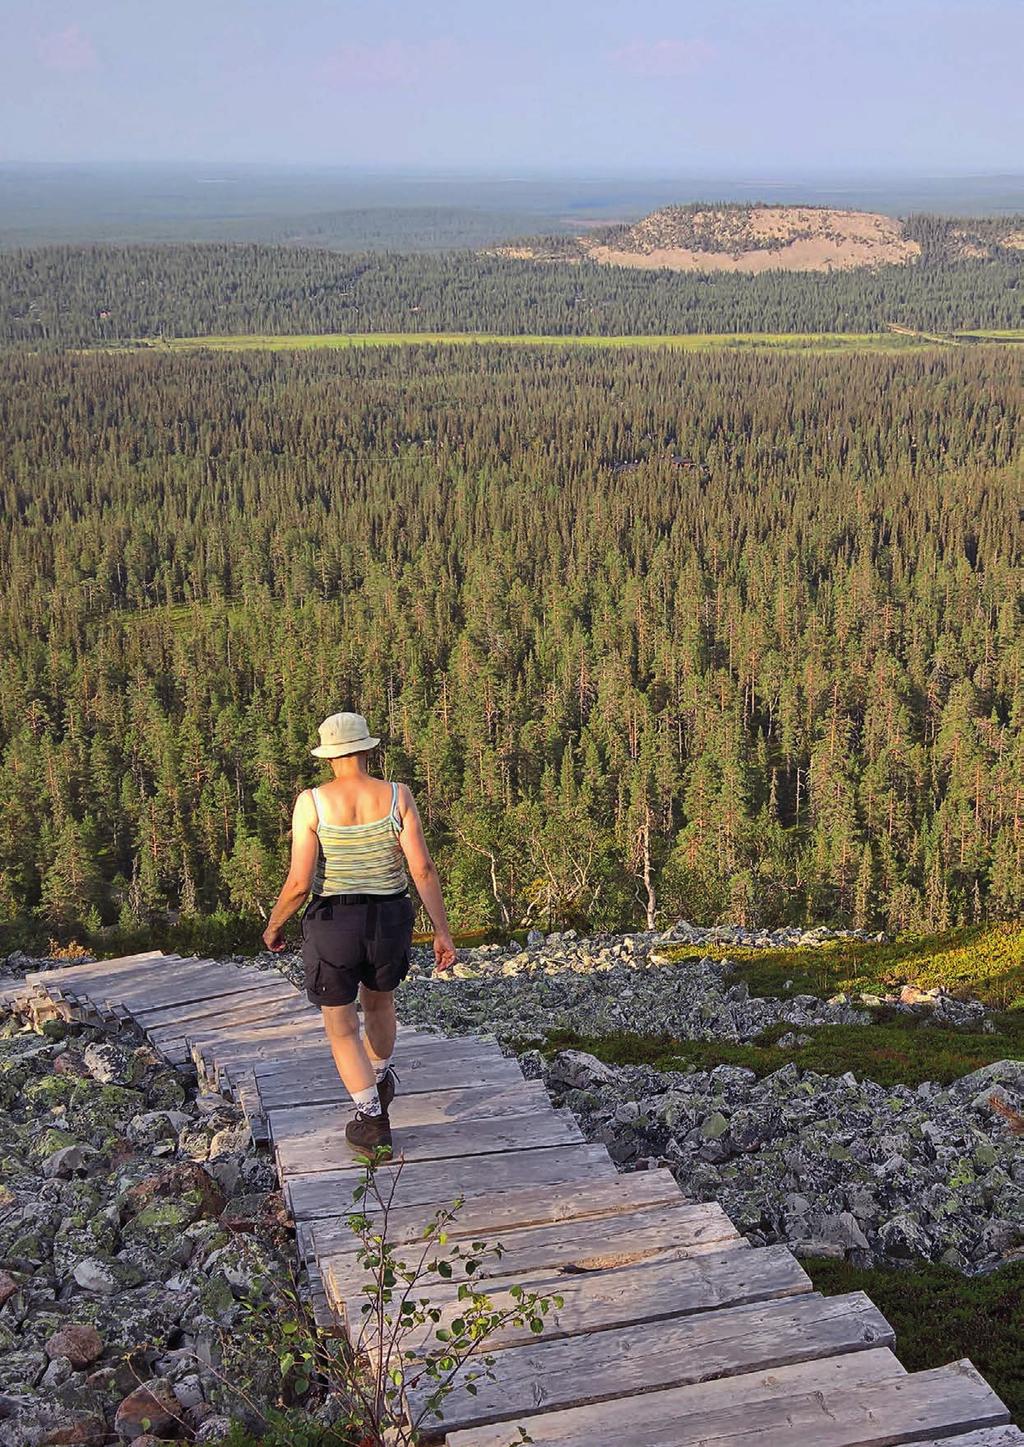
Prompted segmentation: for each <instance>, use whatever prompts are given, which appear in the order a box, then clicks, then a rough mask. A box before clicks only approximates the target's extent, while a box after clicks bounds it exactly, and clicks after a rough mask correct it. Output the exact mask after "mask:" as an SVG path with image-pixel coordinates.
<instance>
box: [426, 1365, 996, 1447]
mask: <svg viewBox="0 0 1024 1447" xmlns="http://www.w3.org/2000/svg"><path fill="white" fill-rule="evenodd" d="M886 1359H888V1360H886ZM869 1366H870V1367H871V1368H872V1369H873V1372H874V1373H875V1375H874V1377H872V1375H866V1374H865V1368H867V1367H869ZM839 1367H842V1368H843V1370H842V1371H839V1370H837V1368H839ZM896 1368H899V1363H898V1362H896V1360H895V1358H894V1357H892V1356H891V1354H890V1353H889V1352H887V1351H882V1352H873V1351H872V1352H854V1353H851V1354H848V1355H846V1356H842V1357H834V1358H831V1359H829V1360H828V1361H825V1362H813V1363H809V1364H807V1365H801V1366H796V1367H781V1368H779V1369H777V1370H776V1369H772V1370H771V1371H769V1372H767V1373H756V1374H752V1375H750V1376H742V1377H725V1378H719V1379H718V1380H716V1381H712V1382H702V1383H700V1384H699V1385H697V1386H689V1387H677V1388H673V1389H670V1390H669V1391H665V1392H650V1393H647V1394H645V1395H643V1396H638V1397H625V1398H620V1399H619V1400H617V1401H615V1402H603V1403H600V1404H598V1405H595V1406H590V1407H575V1408H571V1409H569V1410H568V1411H565V1412H552V1413H546V1414H542V1415H539V1416H532V1417H528V1418H525V1419H524V1425H526V1426H527V1430H528V1432H529V1434H530V1437H531V1439H532V1440H533V1441H534V1442H538V1443H540V1442H543V1443H547V1444H548V1447H555V1444H557V1447H593V1444H594V1443H595V1442H609V1443H610V1442H619V1441H621V1442H628V1443H629V1444H630V1447H711V1444H714V1447H749V1444H750V1443H752V1442H755V1443H757V1447H893V1444H895V1443H901V1442H920V1441H921V1440H922V1439H927V1438H929V1437H938V1439H939V1440H940V1441H941V1440H942V1439H943V1438H947V1439H948V1438H949V1437H951V1436H953V1435H954V1434H955V1433H956V1432H960V1433H963V1432H968V1431H973V1430H975V1429H977V1428H981V1427H986V1426H993V1425H998V1424H1000V1423H1002V1422H1005V1421H1006V1420H1007V1418H1008V1416H1009V1413H1008V1412H1007V1410H1006V1408H1005V1407H1004V1406H1003V1404H1002V1403H1001V1402H1000V1401H999V1398H998V1397H997V1396H996V1395H995V1393H994V1392H993V1391H992V1389H991V1387H989V1386H988V1385H987V1384H986V1383H985V1382H984V1381H983V1380H982V1378H981V1377H980V1376H979V1375H978V1373H977V1372H976V1371H975V1369H974V1368H973V1367H972V1366H971V1364H970V1363H969V1362H965V1361H960V1362H954V1363H952V1364H951V1365H950V1366H948V1367H937V1368H935V1369H934V1370H933V1371H928V1372H916V1373H914V1374H913V1375H906V1374H904V1373H903V1372H902V1368H899V1370H898V1371H897V1370H896ZM508 1430H509V1429H508V1427H507V1426H491V1425H489V1426H486V1427H475V1428H470V1429H469V1430H468V1431H466V1432H458V1431H456V1432H451V1433H449V1434H448V1436H447V1439H446V1440H447V1442H448V1444H449V1447H507V1444H508V1442H509V1440H510V1439H509V1436H508Z"/></svg>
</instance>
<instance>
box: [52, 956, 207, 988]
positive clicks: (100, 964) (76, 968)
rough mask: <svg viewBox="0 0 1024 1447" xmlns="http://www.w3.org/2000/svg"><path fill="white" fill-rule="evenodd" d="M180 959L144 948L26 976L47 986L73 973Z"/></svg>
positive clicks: (97, 971) (94, 972)
mask: <svg viewBox="0 0 1024 1447" xmlns="http://www.w3.org/2000/svg"><path fill="white" fill-rule="evenodd" d="M160 959H163V960H178V959H181V956H180V955H174V954H172V955H165V954H164V952H163V950H143V951H142V952H141V953H140V954H137V955H118V956H117V958H116V959H110V960H87V961H86V962H85V963H83V964H80V965H52V966H51V967H50V968H49V969H48V970H33V971H32V972H31V974H29V975H27V976H26V979H27V980H28V981H29V983H30V984H38V985H40V986H46V985H50V984H59V983H60V982H61V980H63V979H67V978H69V977H70V976H71V975H79V976H81V977H83V978H85V977H88V976H89V975H98V974H99V973H101V972H102V971H104V970H128V969H130V968H131V967H132V966H136V965H139V964H142V963H143V962H144V961H146V960H160Z"/></svg>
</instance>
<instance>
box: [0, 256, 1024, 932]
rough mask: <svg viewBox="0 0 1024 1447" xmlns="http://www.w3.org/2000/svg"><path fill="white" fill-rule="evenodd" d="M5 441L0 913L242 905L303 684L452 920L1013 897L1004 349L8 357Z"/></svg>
mask: <svg viewBox="0 0 1024 1447" xmlns="http://www.w3.org/2000/svg"><path fill="white" fill-rule="evenodd" d="M55 255H56V254H55V253H48V254H47V256H46V257H44V258H43V262H42V263H41V264H45V265H47V266H52V265H54V264H56V263H55V260H54V258H55ZM189 256H192V257H193V259H192V260H191V261H190V260H189ZM24 260H25V258H24V257H22V259H21V261H20V262H19V263H18V264H20V265H24ZM10 264H13V263H10V262H5V265H10ZM96 264H97V265H99V264H100V262H99V261H97V262H96ZM139 264H141V263H139V261H138V259H137V258H136V260H134V261H132V262H130V263H129V269H130V267H131V266H138V265H139ZM202 264H203V262H202V260H201V258H200V260H199V261H196V260H195V259H194V253H192V252H190V253H188V254H187V255H185V256H183V258H182V259H181V262H180V266H181V268H182V274H183V275H184V274H185V271H186V270H187V268H188V267H189V266H190V265H195V266H200V267H201V266H202ZM410 264H411V265H415V266H427V265H435V264H436V262H435V261H433V260H428V259H424V258H411V259H410ZM448 264H450V265H451V266H455V265H456V263H455V262H454V261H452V262H450V263H448ZM459 264H461V263H459ZM534 274H535V275H537V276H539V277H541V278H543V277H544V276H545V275H550V274H548V273H543V272H536V273H534ZM641 280H644V281H647V280H649V278H641ZM542 284H545V285H546V283H542ZM595 284H596V283H595ZM628 284H629V285H632V284H633V281H632V279H630V281H629V283H628ZM774 284H775V285H777V286H782V285H783V281H782V280H780V279H777V280H776V282H775V283H774ZM789 284H790V281H786V282H785V285H787V286H788V285H789ZM844 284H845V283H844ZM853 284H854V283H853V282H851V283H850V285H851V287H852V286H853ZM856 284H857V285H858V286H870V285H871V284H872V283H871V281H870V278H861V279H859V280H858V281H857V283H856ZM876 284H877V283H876ZM687 285H692V283H687ZM813 290H814V288H813V286H812V289H811V292H810V293H809V294H810V295H813ZM737 294H739V293H738V292H737ZM190 296H191V297H192V298H193V302H194V293H192V292H191V291H188V290H183V292H182V293H181V294H180V295H177V294H174V295H172V294H171V293H168V294H167V297H166V299H165V301H166V306H167V307H169V308H175V307H177V308H178V309H179V311H180V310H181V309H182V308H187V305H189V304H191V303H189V302H188V298H189V297H190ZM6 308H7V314H8V315H10V314H11V312H12V310H16V309H17V308H16V307H15V306H14V304H13V303H12V302H11V300H10V296H9V295H8V300H7V303H6ZM197 315H198V314H197ZM249 320H250V322H251V323H254V324H260V325H261V324H263V319H262V318H261V317H253V318H250V319H249ZM292 320H299V319H298V318H293V319H290V322H289V324H291V321H292ZM302 320H303V324H305V323H306V322H307V321H308V320H309V319H308V318H303V319H302ZM969 320H972V319H969ZM196 324H197V316H196V317H194V316H193V315H192V314H191V313H188V314H186V315H184V316H183V317H182V321H181V326H182V328H183V329H184V330H190V329H191V328H192V327H194V326H195V325H196ZM463 325H466V323H465V321H464V322H463ZM81 330H82V329H81V327H79V324H78V323H77V322H76V321H75V319H74V315H72V317H71V320H70V321H69V322H67V324H66V325H65V326H64V333H63V335H64V339H65V340H67V339H68V338H69V337H70V338H71V339H72V340H74V339H75V338H76V337H78V336H79V335H80V334H81ZM0 429H2V435H3V437H4V439H5V451H4V457H3V465H2V477H0V580H2V593H0V646H2V650H3V657H4V660H5V662H4V687H3V689H2V690H0V752H2V761H3V767H2V769H0V922H2V924H3V927H4V931H5V935H6V936H7V937H8V938H10V939H15V938H18V937H21V936H19V931H21V932H25V931H29V930H31V929H42V930H43V931H44V933H45V932H47V931H48V932H50V933H57V934H59V933H61V932H65V933H67V932H73V931H76V930H80V931H85V932H86V933H90V932H94V931H96V930H97V929H99V928H100V927H101V926H117V925H119V926H121V927H122V929H124V930H125V931H133V930H134V931H144V930H145V929H147V928H152V927H155V926H157V925H159V924H160V923H161V922H166V921H167V919H168V918H171V919H174V918H177V917H179V916H180V917H181V918H182V919H186V920H187V919H189V918H191V919H203V918H207V919H208V918H209V917H211V916H218V917H219V918H220V919H221V921H222V922H231V921H233V920H240V921H245V920H250V921H255V920H258V919H260V918H261V916H262V914H263V912H264V911H265V910H266V909H267V908H268V907H269V905H270V903H271V902H272V900H273V898H274V895H275V893H276V890H277V887H278V885H279V883H280V878H281V875H282V871H283V868H284V865H285V862H286V858H287V830H288V823H289V818H290V808H291V804H292V800H293V798H294V795H295V793H296V791H297V790H299V789H300V788H303V787H305V786H307V785H308V784H310V783H312V782H316V781H317V779H318V778H319V777H320V773H319V766H318V765H317V762H316V761H315V760H314V759H312V758H310V756H309V752H308V751H309V748H310V747H311V745H312V743H313V742H315V731H316V725H317V723H318V722H319V720H320V719H321V717H323V716H324V714H326V713H327V712H330V711H333V710H335V709H340V708H351V709H357V710H358V711H360V712H363V713H365V714H366V715H367V717H368V719H369V721H370V726H371V728H372V729H375V730H376V731H378V732H381V733H382V734H383V736H384V740H385V744H384V749H383V753H382V757H381V759H380V765H381V767H382V769H383V771H384V772H385V773H386V774H388V775H390V776H394V777H398V778H404V779H407V780H409V781H410V783H411V785H412V787H413V789H414V792H415V793H416V794H417V797H418V799H419V802H420V808H421V812H422V814H423V817H424V821H425V824H426V827H427V830H428V834H429V838H430V843H431V845H432V848H433V849H434V851H435V854H436V857H437V859H438V863H439V867H440V869H441V873H442V878H443V880H444V882H445V891H446V896H447V897H448V899H449V905H450V910H451V914H452V918H453V923H455V924H456V925H457V926H458V927H459V928H461V929H464V930H470V929H488V928H489V929H496V930H508V929H512V928H518V927H521V926H524V925H528V924H539V925H540V926H541V927H542V928H545V927H547V928H554V927H557V926H567V925H574V926H577V927H580V928H591V927H601V926H606V927H607V926H620V927H621V926H627V925H636V924H643V923H646V922H648V921H652V920H654V919H655V918H657V919H658V920H661V919H664V918H677V917H679V916H685V917H687V918H693V919H699V920H702V921H705V922H707V921H712V920H714V919H721V920H733V921H737V922H740V923H747V924H753V923H758V924H765V925H772V924H775V923H781V922H789V921H794V922H800V921H804V920H814V921H817V920H828V921H834V922H838V923H847V924H853V925H856V926H859V927H865V928H869V929H873V930H874V929H879V930H881V929H884V930H886V931H894V932H899V931H917V930H925V929H940V928H946V927H948V926H950V925H954V924H957V923H973V922H978V921H982V920H986V919H999V918H1008V917H1013V916H1015V915H1019V914H1020V913H1021V910H1022V908H1024V667H1022V665H1024V636H1022V629H1021V603H1022V598H1021V586H1020V583H1021V573H1020V542H1021V518H1022V512H1021V499H1022V493H1021V468H1020V461H1021V450H1022V443H1024V354H1022V353H1021V351H1020V350H1019V349H1017V350H1015V349H1013V348H996V347H974V348H960V349H950V348H946V349H941V348H934V349H930V348H926V349H921V350H918V351H915V352H913V353H906V354H901V355H895V356H892V355H885V356H883V355H877V354H865V355H857V354H854V355H843V356H836V355H814V354H808V355H797V356H793V355H785V356H783V355H776V354H772V353H771V352H769V351H760V352H744V353H740V352H731V353H730V352H722V353H707V354H694V355H680V354H673V353H670V352H667V351H662V352H659V351H642V350H639V349H637V350H630V349H625V350H621V351H616V352H614V353H612V352H608V351H601V350H590V349H582V350H578V351H574V352H571V353H568V352H560V351H556V350H555V349H551V348H548V349H545V348H541V347H538V348H535V349H529V348H528V349H516V350H515V351H513V350H511V349H502V348H500V347H496V346H494V347H490V346H480V347H467V348H443V347H434V346H430V345H423V346H418V347H405V348H381V349H377V350H374V351H372V352H370V351H362V352H358V353H356V352H348V353H332V352H327V351H319V352H318V351H310V352H296V353H278V354H270V353H260V352H252V353H247V354H233V353H220V354H215V353H211V352H197V353H190V354H184V353H174V352H171V351H168V352H165V353H146V352H132V351H115V350H110V351H92V352H79V353H74V352H70V351H64V352H60V351H47V350H45V349H44V350H27V349H25V348H17V347H16V348H14V349H9V350H8V351H7V352H6V353H4V355H3V356H2V358H0ZM24 937H26V938H27V937H28V936H27V934H26V935H25V936H24Z"/></svg>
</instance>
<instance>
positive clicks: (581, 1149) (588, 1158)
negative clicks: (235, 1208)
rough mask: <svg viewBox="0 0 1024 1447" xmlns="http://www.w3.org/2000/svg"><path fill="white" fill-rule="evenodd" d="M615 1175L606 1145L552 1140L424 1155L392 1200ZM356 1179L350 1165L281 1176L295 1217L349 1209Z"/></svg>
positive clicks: (419, 1201)
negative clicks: (485, 1152)
mask: <svg viewBox="0 0 1024 1447" xmlns="http://www.w3.org/2000/svg"><path fill="white" fill-rule="evenodd" d="M396 1170H397V1167H395V1166H382V1167H381V1168H380V1169H379V1170H378V1172H377V1175H378V1176H379V1177H380V1178H381V1183H382V1188H383V1187H384V1186H386V1185H388V1182H389V1180H390V1178H391V1177H392V1176H393V1174H394V1172H395V1171H396ZM615 1175H616V1171H615V1167H614V1165H613V1164H612V1160H611V1157H610V1156H609V1154H608V1152H607V1151H606V1150H605V1148H604V1146H598V1145H579V1146H554V1147H550V1148H548V1149H542V1150H531V1151H510V1152H508V1153H506V1154H504V1155H493V1156H475V1157H471V1158H470V1159H468V1160H454V1161H423V1162H420V1163H417V1164H414V1165H405V1166H403V1167H402V1174H401V1178H400V1180H399V1182H398V1186H397V1189H396V1192H395V1202H394V1204H395V1206H396V1207H398V1208H401V1207H405V1206H425V1205H427V1206H431V1207H434V1206H436V1205H439V1204H441V1205H444V1204H450V1203H451V1201H453V1200H454V1199H455V1198H456V1197H457V1196H465V1197H467V1198H470V1197H477V1196H486V1195H488V1194H489V1193H490V1192H492V1191H494V1192H502V1191H505V1190H508V1189H510V1188H515V1187H519V1186H533V1187H539V1186H560V1185H566V1184H568V1183H570V1182H572V1183H577V1182H578V1183H579V1185H580V1187H581V1189H584V1188H585V1187H586V1185H587V1184H588V1183H589V1182H590V1181H595V1180H608V1179H611V1178H614V1177H615ZM356 1184H357V1180H356V1179H354V1178H353V1173H352V1171H351V1170H348V1169H345V1170H334V1171H320V1172H315V1173H311V1174H309V1175H306V1176H295V1177H294V1178H293V1179H292V1180H290V1181H285V1182H283V1186H284V1191H285V1197H286V1199H287V1201H288V1204H289V1209H290V1211H291V1214H292V1217H293V1219H294V1220H296V1221H312V1220H315V1219H316V1218H317V1217H323V1216H328V1217H332V1218H337V1217H339V1216H344V1215H346V1214H347V1213H348V1212H350V1211H351V1210H352V1191H353V1190H354V1188H355V1186H356Z"/></svg>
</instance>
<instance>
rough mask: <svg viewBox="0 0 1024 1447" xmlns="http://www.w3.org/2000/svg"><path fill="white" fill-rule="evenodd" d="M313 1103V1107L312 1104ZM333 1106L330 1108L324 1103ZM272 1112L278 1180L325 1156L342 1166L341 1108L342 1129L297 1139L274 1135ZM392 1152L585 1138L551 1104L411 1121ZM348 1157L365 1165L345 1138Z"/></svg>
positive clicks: (447, 1152) (517, 1151) (417, 1153)
mask: <svg viewBox="0 0 1024 1447" xmlns="http://www.w3.org/2000/svg"><path fill="white" fill-rule="evenodd" d="M314 1108H317V1107H314ZM326 1108H327V1109H328V1110H333V1107H330V1106H328V1107H326ZM274 1114H275V1113H274V1112H273V1111H272V1112H271V1113H270V1115H269V1116H268V1120H269V1122H270V1134H271V1138H272V1140H273V1141H274V1156H275V1159H276V1161H277V1169H278V1172H279V1173H280V1175H281V1177H282V1179H284V1178H286V1177H287V1178H288V1179H291V1178H292V1177H293V1176H300V1175H304V1174H309V1173H311V1172H318V1171H321V1170H322V1169H323V1164H324V1161H325V1160H330V1159H336V1160H337V1166H338V1168H340V1169H344V1159H343V1157H342V1156H341V1146H340V1145H339V1140H340V1141H344V1121H343V1119H342V1116H341V1113H340V1112H339V1113H338V1114H337V1115H335V1117H334V1119H335V1120H336V1121H338V1120H341V1122H342V1125H341V1130H340V1132H339V1130H338V1128H337V1127H336V1126H332V1127H331V1128H330V1129H328V1128H327V1127H325V1128H324V1129H323V1130H322V1131H321V1132H320V1133H319V1134H315V1135H311V1136H310V1135H304V1136H300V1137H298V1138H296V1139H286V1140H284V1141H279V1140H278V1139H277V1135H276V1131H275V1126H274ZM394 1139H395V1147H394V1149H395V1156H396V1158H400V1159H401V1160H403V1161H406V1162H409V1163H413V1162H416V1161H437V1160H452V1159H453V1158H454V1159H458V1160H462V1159H464V1158H466V1157H468V1156H481V1155H495V1154H497V1153H499V1152H506V1153H510V1154H513V1155H517V1156H518V1155H521V1154H528V1153H529V1152H530V1151H532V1150H536V1149H537V1148H538V1147H540V1146H559V1145H575V1144H578V1143H579V1142H581V1141H582V1140H583V1132H582V1131H581V1130H580V1128H579V1126H578V1125H577V1124H576V1121H575V1119H574V1118H573V1116H572V1114H571V1113H570V1112H569V1111H558V1110H554V1109H553V1108H552V1107H551V1106H549V1107H548V1109H547V1110H545V1111H542V1112H531V1113H530V1114H524V1115H512V1116H506V1117H503V1118H501V1119H497V1120H462V1121H453V1122H451V1123H448V1124H444V1125H414V1126H409V1127H408V1128H407V1129H404V1130H403V1129H397V1130H396V1131H395V1138H394ZM346 1150H347V1152H348V1155H349V1157H350V1165H349V1171H350V1173H358V1174H362V1171H363V1167H362V1165H360V1164H359V1162H358V1161H357V1160H356V1155H357V1152H355V1151H354V1150H353V1149H352V1147H351V1146H348V1145H347V1143H346Z"/></svg>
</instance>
